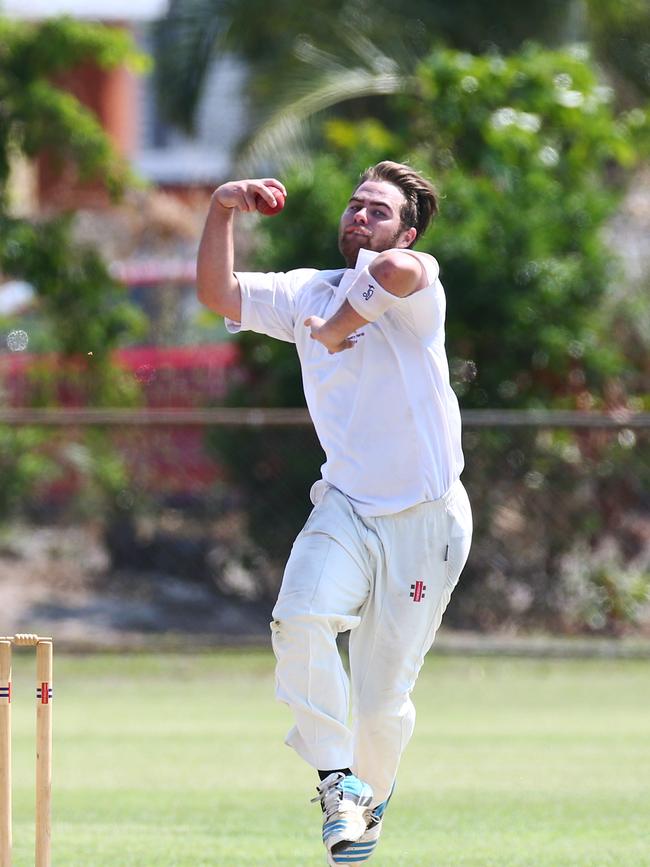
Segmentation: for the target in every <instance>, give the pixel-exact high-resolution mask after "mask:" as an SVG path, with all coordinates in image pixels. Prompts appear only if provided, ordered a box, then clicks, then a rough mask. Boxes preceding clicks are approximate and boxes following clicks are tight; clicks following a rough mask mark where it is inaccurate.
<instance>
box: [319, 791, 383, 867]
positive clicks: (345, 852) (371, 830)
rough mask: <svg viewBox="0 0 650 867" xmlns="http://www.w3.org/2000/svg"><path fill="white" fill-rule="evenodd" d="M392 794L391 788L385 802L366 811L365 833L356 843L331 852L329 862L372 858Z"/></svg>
mask: <svg viewBox="0 0 650 867" xmlns="http://www.w3.org/2000/svg"><path fill="white" fill-rule="evenodd" d="M394 788H395V787H394V786H393V789H394ZM392 796H393V792H392V790H391V793H390V795H389V796H388V797H387V798H386V800H385V801H384V802H383V803H381V804H377V806H376V807H374V808H373V809H372V810H367V811H366V821H367V826H366V830H365V833H364V834H362V835H361V837H359V839H358V840H357V841H356V842H355V843H342V844H341V845H340V846H338V847H337V849H336V852H332V853H331V854H330V861H329V863H330V864H331V865H334V864H362V863H363V862H364V861H368V860H369V859H370V857H371V856H372V855H373V853H374V851H375V848H376V846H377V843H378V842H379V835H380V834H381V829H382V825H383V822H384V813H385V811H386V807H387V806H388V802H389V801H390V799H391V797H392Z"/></svg>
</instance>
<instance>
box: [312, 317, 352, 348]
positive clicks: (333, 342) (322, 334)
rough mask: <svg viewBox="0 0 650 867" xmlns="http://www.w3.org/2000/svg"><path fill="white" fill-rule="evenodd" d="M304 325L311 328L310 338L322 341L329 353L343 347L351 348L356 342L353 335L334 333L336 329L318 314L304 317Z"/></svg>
mask: <svg viewBox="0 0 650 867" xmlns="http://www.w3.org/2000/svg"><path fill="white" fill-rule="evenodd" d="M305 325H306V326H307V328H310V329H311V338H312V340H318V342H319V343H322V344H323V346H324V347H325V349H327V351H328V352H329V354H330V355H334V354H335V353H337V352H343V350H344V349H352V347H353V346H354V345H355V343H356V340H355V339H354V337H343V338H341V336H340V334H336V329H334V328H332V327H331V326H330V324H329V322H328V321H325V319H321V317H320V316H309V317H308V318H307V319H305Z"/></svg>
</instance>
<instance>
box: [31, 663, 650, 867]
mask: <svg viewBox="0 0 650 867" xmlns="http://www.w3.org/2000/svg"><path fill="white" fill-rule="evenodd" d="M14 658H15V663H14V696H15V698H14V777H15V781H14V814H15V816H14V830H15V834H14V836H15V841H14V842H15V862H14V863H15V865H16V867H28V865H32V864H33V863H34V862H33V854H32V851H33V848H32V846H33V843H32V841H33V814H32V800H33V789H32V778H33V751H34V740H33V721H32V716H33V703H32V701H31V695H32V681H33V659H32V656H31V655H29V654H27V653H16V654H15V655H14ZM55 666H56V677H55V706H54V710H55V757H54V765H55V767H54V773H55V794H54V803H55V807H54V825H55V827H54V844H53V856H54V857H53V860H54V864H55V865H56V867H118V865H119V867H136V865H137V867H154V865H156V867H163V865H164V867H180V865H183V867H202V865H222V867H245V865H255V867H273V865H283V867H284V865H286V867H309V865H322V864H323V863H324V858H323V854H322V851H321V843H320V838H319V835H320V818H319V816H320V810H319V807H318V805H317V804H310V803H309V798H310V797H311V796H312V795H313V794H315V791H314V785H315V779H314V774H313V773H312V772H311V771H310V769H309V768H307V767H306V766H304V765H303V764H302V763H301V761H300V760H299V759H298V758H297V757H296V756H295V755H294V754H293V753H292V751H291V750H289V749H288V748H287V747H285V746H283V744H282V739H283V737H284V734H285V732H286V729H287V728H288V727H289V724H290V718H289V712H288V710H287V709H286V708H284V707H283V706H281V705H279V704H277V703H276V702H275V701H274V699H273V661H272V657H271V655H270V654H269V653H266V652H261V651H256V652H246V653H240V652H221V653H214V654H212V653H211V654H201V655H199V656H181V655H150V656H149V655H142V656H139V655H138V656H135V655H128V656H127V655H125V656H117V655H104V656H77V657H75V656H62V655H60V654H59V655H57V657H56V658H55ZM415 703H416V706H417V709H418V723H417V726H416V732H415V737H414V739H413V741H412V742H411V745H410V746H409V749H408V751H407V753H406V755H405V758H404V761H403V765H402V770H401V773H400V777H399V780H398V788H397V792H396V795H395V797H394V799H393V802H392V803H391V807H390V810H389V813H388V817H387V819H386V823H385V834H384V838H383V840H382V843H381V845H380V847H379V850H378V853H377V855H376V857H375V858H374V859H373V861H372V863H373V864H374V865H376V867H389V865H391V867H402V865H404V867H406V865H408V867H411V865H423V867H461V865H462V867H470V865H472V867H492V865H494V867H497V865H498V867H515V865H517V867H523V865H527V867H569V865H571V867H573V865H581V867H587V865H589V867H606V865H616V867H624V865H627V867H644V865H650V663H647V662H639V661H612V660H603V661H596V660H589V661H585V660H572V661H563V660H554V661H536V660H517V659H495V658H489V659H479V658H462V657H452V658H450V657H436V656H431V657H430V658H429V659H428V660H427V663H426V665H425V668H424V670H423V673H422V675H421V677H420V680H419V682H418V685H417V688H416V692H415Z"/></svg>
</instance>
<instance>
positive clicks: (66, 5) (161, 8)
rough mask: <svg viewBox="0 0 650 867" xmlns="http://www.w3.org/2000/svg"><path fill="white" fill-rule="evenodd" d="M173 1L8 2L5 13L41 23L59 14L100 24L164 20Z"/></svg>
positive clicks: (76, 0) (20, 0)
mask: <svg viewBox="0 0 650 867" xmlns="http://www.w3.org/2000/svg"><path fill="white" fill-rule="evenodd" d="M168 5H169V0H4V2H3V3H2V14H3V15H6V16H8V17H10V18H21V19H32V20H34V19H35V20H39V19H43V18H54V17H56V16H58V15H71V16H72V17H73V18H81V19H90V20H95V21H96V20H99V21H153V20H155V19H157V18H162V17H163V16H164V15H165V13H166V11H167V6H168Z"/></svg>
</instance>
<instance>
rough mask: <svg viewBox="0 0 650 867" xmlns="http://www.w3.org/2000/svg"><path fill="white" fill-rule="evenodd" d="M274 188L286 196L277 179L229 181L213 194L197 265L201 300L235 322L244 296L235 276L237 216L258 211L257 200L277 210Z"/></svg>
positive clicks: (239, 316) (239, 315) (197, 282)
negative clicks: (262, 200)
mask: <svg viewBox="0 0 650 867" xmlns="http://www.w3.org/2000/svg"><path fill="white" fill-rule="evenodd" d="M274 188H276V189H278V190H280V191H281V192H282V193H283V194H284V195H285V196H286V190H285V188H284V186H283V185H282V184H281V183H280V181H278V180H276V179H275V178H262V179H258V180H244V181H229V182H228V183H225V184H222V185H221V186H220V187H218V188H217V189H216V190H215V192H214V193H213V194H212V199H211V201H210V210H209V211H208V216H207V219H206V221H205V226H204V228H203V235H202V237H201V243H200V244H199V253H198V258H197V263H196V284H197V290H198V298H199V301H200V302H201V303H202V304H205V306H206V307H209V308H210V309H211V310H214V311H215V313H219V314H220V315H221V316H226V317H227V318H228V319H232V320H233V321H235V322H240V321H241V294H240V291H239V283H238V282H237V278H236V277H235V275H234V258H235V249H234V248H235V245H234V239H233V219H234V213H235V211H243V212H251V211H255V210H257V208H256V203H255V199H256V196H260V197H261V198H263V199H264V200H265V201H267V202H268V203H269V205H271V206H274V205H275V197H274V195H273V190H274Z"/></svg>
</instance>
